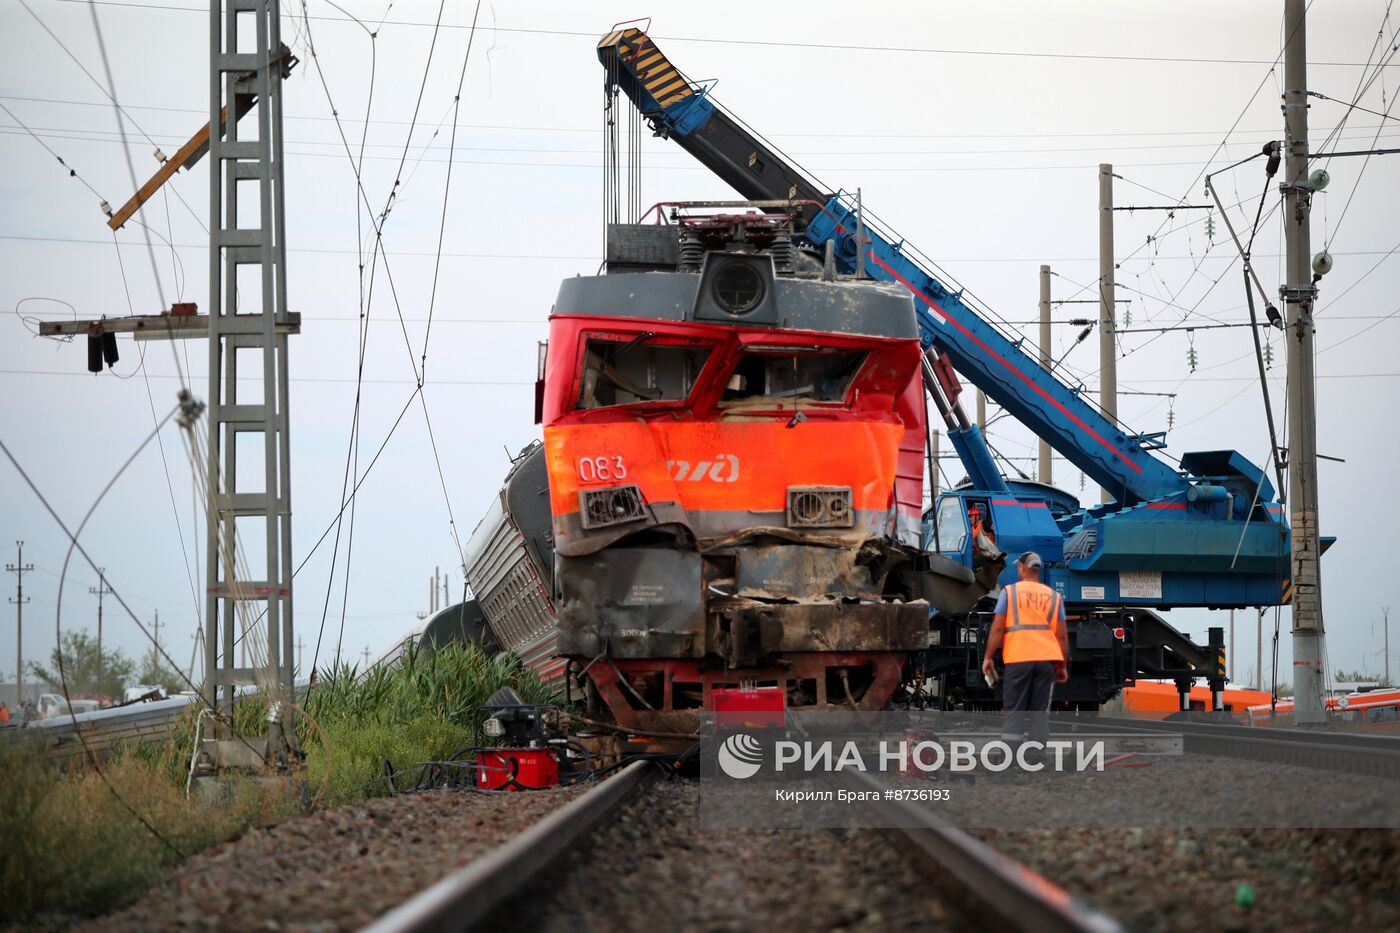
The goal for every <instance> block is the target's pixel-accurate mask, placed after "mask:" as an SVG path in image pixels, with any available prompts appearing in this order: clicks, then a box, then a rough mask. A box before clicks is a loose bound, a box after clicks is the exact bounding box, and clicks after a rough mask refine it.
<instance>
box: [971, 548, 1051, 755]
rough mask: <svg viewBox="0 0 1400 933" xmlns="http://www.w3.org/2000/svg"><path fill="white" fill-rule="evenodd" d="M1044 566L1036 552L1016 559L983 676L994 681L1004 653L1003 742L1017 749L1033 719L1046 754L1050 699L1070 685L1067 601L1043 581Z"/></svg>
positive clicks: (994, 620) (1032, 731)
mask: <svg viewBox="0 0 1400 933" xmlns="http://www.w3.org/2000/svg"><path fill="white" fill-rule="evenodd" d="M1042 565H1043V562H1042V561H1041V559H1040V555H1039V554H1037V553H1036V552H1034V551H1026V552H1025V553H1024V554H1022V555H1021V556H1020V557H1019V558H1017V560H1016V571H1017V574H1018V575H1019V577H1020V579H1019V580H1018V581H1017V582H1016V583H1013V584H1011V585H1010V586H1006V587H1003V588H1002V591H1001V596H1000V597H998V599H997V607H996V612H995V615H994V616H993V618H992V631H991V633H990V634H989V635H988V636H987V653H986V655H985V657H984V658H983V660H982V674H983V676H985V677H986V678H987V682H988V683H995V682H996V679H997V674H996V664H995V661H994V660H993V659H994V658H995V657H996V653H997V650H998V649H1000V650H1001V657H1002V663H1003V674H1002V677H1003V679H1004V680H1005V684H1004V685H1003V686H1002V691H1001V692H1002V707H1003V708H1004V709H1005V710H1006V722H1005V723H1004V724H1003V726H1002V730H1001V736H1002V739H1003V740H1005V741H1007V742H1008V743H1012V744H1019V743H1020V742H1021V741H1022V739H1023V738H1024V737H1025V735H1026V733H1027V719H1028V718H1029V733H1030V740H1031V741H1032V742H1039V743H1040V746H1041V748H1042V749H1043V748H1044V746H1045V742H1046V740H1047V739H1048V738H1049V735H1050V716H1049V713H1050V695H1051V693H1053V691H1054V686H1055V684H1057V683H1059V684H1062V683H1065V682H1066V681H1067V680H1069V669H1068V667H1067V666H1066V662H1067V661H1068V659H1069V636H1068V635H1067V634H1066V631H1065V601H1064V598H1063V597H1061V596H1060V594H1059V593H1057V592H1055V591H1054V590H1052V589H1051V588H1050V587H1048V586H1046V585H1045V584H1044V583H1041V582H1040V569H1041V566H1042ZM1028 750H1029V749H1028Z"/></svg>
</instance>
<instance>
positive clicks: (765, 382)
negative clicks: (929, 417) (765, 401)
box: [722, 349, 867, 402]
mask: <svg viewBox="0 0 1400 933" xmlns="http://www.w3.org/2000/svg"><path fill="white" fill-rule="evenodd" d="M866 355H867V354H866V353H865V352H864V351H861V350H855V351H849V350H847V351H830V350H791V349H772V350H749V351H748V352H746V353H745V354H744V355H743V356H742V357H740V358H739V363H738V365H737V366H735V367H734V374H733V376H731V377H730V379H729V382H728V384H727V385H726V387H725V390H724V397H723V399H722V401H725V402H735V401H741V400H745V399H754V398H780V399H806V400H808V401H813V402H840V401H843V400H844V399H845V397H846V390H847V389H849V388H850V386H851V381H852V380H853V379H855V376H856V373H857V372H859V371H860V367H861V365H862V364H863V363H864V362H865V358H866Z"/></svg>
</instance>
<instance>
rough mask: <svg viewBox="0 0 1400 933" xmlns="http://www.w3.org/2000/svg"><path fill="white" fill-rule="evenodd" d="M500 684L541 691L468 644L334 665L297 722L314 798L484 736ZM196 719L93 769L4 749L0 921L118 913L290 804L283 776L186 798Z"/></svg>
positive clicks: (293, 798)
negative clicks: (195, 857) (197, 856)
mask: <svg viewBox="0 0 1400 933" xmlns="http://www.w3.org/2000/svg"><path fill="white" fill-rule="evenodd" d="M503 686H512V687H514V688H515V689H516V690H517V691H518V692H519V693H520V694H521V696H522V697H523V698H524V699H525V701H526V702H531V703H543V702H547V701H548V698H549V695H548V691H547V690H546V688H545V687H544V686H543V685H542V684H541V683H540V682H539V680H538V678H536V677H535V675H534V673H533V671H529V670H526V669H525V668H524V667H523V666H522V665H521V663H520V662H519V660H518V659H516V658H515V657H513V656H509V655H497V656H495V657H488V656H487V655H485V654H484V653H483V652H482V651H481V649H480V648H478V647H477V646H476V645H456V644H454V645H448V646H446V647H444V648H441V649H439V650H438V651H436V652H427V651H413V652H410V653H408V654H407V655H406V656H405V657H404V658H403V660H402V661H401V662H400V663H398V664H396V665H393V666H392V667H376V668H372V669H370V670H369V671H366V672H363V673H361V672H359V671H358V670H357V669H356V668H354V667H351V666H345V667H342V668H341V669H340V670H339V671H337V672H335V673H334V674H333V675H331V676H328V677H327V678H326V679H325V680H324V682H323V683H322V684H321V685H320V686H318V687H317V688H316V689H315V690H314V691H313V692H312V694H311V696H310V698H309V700H308V701H307V702H306V707H307V712H309V713H310V714H311V716H312V717H314V719H315V721H316V725H317V726H319V728H313V726H312V724H311V722H310V721H309V720H308V719H307V718H306V717H300V718H299V719H298V736H299V738H300V739H301V742H302V747H303V748H304V749H305V750H306V752H307V775H306V776H307V779H308V783H309V785H310V787H311V789H312V791H313V793H314V792H315V791H316V790H318V789H319V788H320V787H322V786H323V785H324V786H325V787H326V795H325V797H324V800H323V802H325V803H327V804H334V803H343V802H347V801H352V800H358V799H362V798H364V797H367V796H376V795H380V794H384V793H387V792H388V790H389V788H388V785H387V784H386V783H385V782H384V780H383V773H384V766H385V762H389V764H390V767H391V768H393V769H397V770H404V771H408V770H412V769H413V768H414V767H415V766H416V765H417V764H418V763H420V762H424V761H429V760H434V759H445V758H447V757H448V756H450V755H452V754H453V753H454V752H457V751H458V750H460V749H462V748H463V747H465V746H469V745H476V744H480V743H481V742H482V741H483V739H484V736H483V735H482V734H481V731H480V730H481V716H480V714H479V713H478V707H480V706H481V705H482V704H483V703H485V702H486V699H487V698H488V697H489V696H490V695H491V694H492V693H494V692H495V691H496V690H497V689H499V688H500V687H503ZM265 714H266V703H265V702H264V701H263V700H261V699H258V698H248V699H246V700H241V701H240V702H239V703H238V704H237V705H236V707H235V710H234V722H235V724H236V726H237V728H238V729H239V730H240V731H241V732H243V733H245V734H256V733H258V732H260V731H261V729H262V728H263V722H264V721H265ZM194 724H195V719H194V711H193V710H191V711H190V713H189V714H187V715H186V716H184V717H182V718H181V719H180V720H178V721H177V722H176V723H175V725H174V726H173V727H172V728H171V730H170V732H169V734H168V735H167V736H166V737H165V738H164V739H163V740H161V741H157V742H144V743H140V744H136V745H131V746H127V747H124V748H120V749H116V750H115V751H114V752H113V755H112V758H111V760H110V761H108V762H107V763H106V764H104V765H103V767H102V773H100V774H99V773H98V772H96V771H95V770H90V769H82V768H79V769H76V770H73V771H69V772H67V773H62V772H59V771H58V770H57V769H56V768H55V767H53V766H52V765H50V764H48V763H47V762H45V761H44V760H43V759H42V758H41V757H40V755H39V754H38V749H37V748H32V747H29V746H25V745H21V744H16V745H14V746H11V747H10V748H9V749H8V750H7V751H5V752H3V753H0V755H2V756H3V757H0V773H3V774H4V783H3V785H0V924H3V923H4V922H7V921H13V920H17V919H23V918H26V917H32V916H33V915H34V914H36V913H43V912H46V913H57V914H67V915H91V914H95V913H102V912H105V911H108V910H112V909H114V908H116V907H120V906H122V905H124V904H125V903H128V902H130V901H132V900H134V899H136V898H137V897H138V896H139V895H140V894H141V893H142V892H143V891H144V890H145V889H146V888H148V887H149V886H150V885H151V884H153V883H155V882H156V881H157V880H158V879H159V877H160V875H161V873H162V872H164V871H166V870H167V869H169V868H170V867H171V866H173V865H175V864H177V863H178V862H179V860H180V856H181V855H189V854H192V853H194V852H198V851H199V850H201V849H204V848H206V847H208V846H209V845H211V844H213V843H215V842H218V841H219V840H221V839H226V838H228V837H229V836H231V835H233V834H235V833H239V832H242V831H243V830H245V829H247V828H248V827H249V826H250V825H254V824H263V823H267V822H270V821H273V820H276V819H280V818H282V817H284V816H286V815H289V814H291V813H293V812H294V811H295V810H296V809H297V807H298V806H299V803H298V797H297V795H296V793H295V788H294V785H293V782H291V781H287V782H277V781H265V780H242V781H240V780H237V779H235V780H234V781H233V784H232V792H231V793H230V795H229V798H228V800H227V803H226V804H225V805H224V806H222V807H208V806H203V805H200V804H199V803H198V802H196V801H191V800H188V799H186V797H185V792H184V789H185V777H186V774H187V773H188V769H189V762H190V751H191V747H192V743H193V741H194V732H195V728H194ZM104 779H105V780H104ZM108 782H110V786H109V783H108ZM114 790H115V791H116V793H115V794H114V793H113V791H114ZM118 795H119V796H120V798H121V800H118V799H117V798H118ZM122 801H124V802H125V805H124V804H123V802H122ZM127 806H129V807H130V809H129V810H128V809H127ZM132 811H135V813H137V814H139V815H140V816H141V817H142V818H144V820H145V821H146V822H148V823H150V824H151V825H152V826H153V827H155V829H156V830H157V831H158V832H159V833H160V835H161V836H162V837H164V839H165V840H166V841H168V842H169V845H167V844H166V842H163V841H161V839H158V838H157V837H156V836H155V835H153V834H152V833H151V831H150V830H149V829H147V827H146V826H144V825H143V824H142V822H141V820H140V819H138V818H137V817H135V816H133V815H132ZM172 847H173V850H178V854H177V852H176V851H173V850H172Z"/></svg>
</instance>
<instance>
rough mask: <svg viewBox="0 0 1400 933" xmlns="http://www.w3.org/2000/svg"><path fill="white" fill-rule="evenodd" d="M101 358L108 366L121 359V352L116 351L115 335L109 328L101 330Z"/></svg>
mask: <svg viewBox="0 0 1400 933" xmlns="http://www.w3.org/2000/svg"><path fill="white" fill-rule="evenodd" d="M102 358H103V359H104V360H106V361H107V366H108V368H111V367H112V366H115V365H116V363H117V360H119V359H121V354H120V353H118V352H117V335H116V334H114V333H112V332H111V331H110V330H108V331H103V332H102ZM89 365H91V364H89Z"/></svg>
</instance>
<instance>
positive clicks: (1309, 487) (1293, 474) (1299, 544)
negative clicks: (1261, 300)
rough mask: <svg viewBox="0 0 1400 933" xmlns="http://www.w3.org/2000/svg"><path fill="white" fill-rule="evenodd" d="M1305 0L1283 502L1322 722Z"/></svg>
mask: <svg viewBox="0 0 1400 933" xmlns="http://www.w3.org/2000/svg"><path fill="white" fill-rule="evenodd" d="M1306 9H1307V4H1306V3H1305V2H1304V0H1286V2H1285V4H1284V12H1283V26H1284V35H1285V36H1286V37H1287V39H1286V42H1285V45H1284V49H1283V122H1284V152H1285V157H1286V159H1285V164H1284V180H1283V184H1282V186H1281V187H1282V188H1283V207H1284V210H1283V229H1284V238H1285V241H1286V243H1287V256H1288V258H1287V264H1286V267H1285V268H1286V278H1285V284H1284V286H1283V288H1282V289H1280V292H1281V295H1280V297H1281V298H1282V299H1283V302H1284V305H1285V308H1286V313H1285V319H1286V321H1287V331H1286V333H1287V340H1286V342H1287V344H1288V504H1289V521H1290V522H1291V523H1292V526H1293V542H1292V544H1293V548H1292V550H1293V561H1292V562H1293V567H1292V570H1293V702H1294V710H1295V712H1294V721H1295V722H1297V723H1299V724H1303V723H1316V722H1322V721H1323V718H1324V715H1323V704H1322V689H1323V676H1322V675H1323V671H1322V647H1323V625H1322V579H1321V574H1320V568H1319V566H1318V556H1319V555H1318V536H1317V530H1318V524H1317V399H1316V396H1315V395H1314V392H1313V317H1312V315H1313V302H1314V300H1315V299H1316V297H1317V288H1316V287H1315V286H1314V284H1313V275H1312V257H1311V256H1310V255H1309V254H1310V252H1311V249H1312V246H1311V243H1310V238H1311V232H1310V229H1309V214H1310V212H1311V209H1312V189H1311V187H1310V186H1309V185H1308V96H1307V87H1308V64H1307V48H1308V46H1307V28H1306V22H1305V17H1304V14H1305V13H1306Z"/></svg>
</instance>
